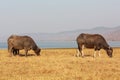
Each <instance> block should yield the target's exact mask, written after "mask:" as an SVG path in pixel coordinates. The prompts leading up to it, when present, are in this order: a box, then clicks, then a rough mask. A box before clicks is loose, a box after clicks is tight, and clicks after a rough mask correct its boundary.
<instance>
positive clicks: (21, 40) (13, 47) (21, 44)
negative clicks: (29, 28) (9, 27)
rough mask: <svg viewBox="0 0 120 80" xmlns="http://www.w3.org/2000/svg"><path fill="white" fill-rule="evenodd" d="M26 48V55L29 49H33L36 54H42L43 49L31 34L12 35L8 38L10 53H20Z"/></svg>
mask: <svg viewBox="0 0 120 80" xmlns="http://www.w3.org/2000/svg"><path fill="white" fill-rule="evenodd" d="M22 49H24V50H25V56H27V53H28V51H29V50H31V49H32V50H33V51H34V52H35V53H36V55H40V51H41V49H40V48H38V46H37V45H36V43H35V42H34V40H33V39H32V38H31V37H29V36H18V35H11V36H10V37H9V38H8V51H9V53H10V55H12V54H19V50H22Z"/></svg>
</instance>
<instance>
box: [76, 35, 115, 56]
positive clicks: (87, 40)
mask: <svg viewBox="0 0 120 80" xmlns="http://www.w3.org/2000/svg"><path fill="white" fill-rule="evenodd" d="M76 41H77V44H78V53H77V55H76V56H80V53H81V56H82V57H83V56H84V53H83V51H82V49H83V48H84V47H86V48H94V50H95V52H94V57H95V55H96V51H99V56H100V49H104V50H105V51H106V52H107V55H108V56H109V57H112V52H113V49H112V48H111V47H110V46H109V45H108V44H107V42H106V40H105V39H104V37H103V36H102V35H100V34H86V33H81V34H80V35H79V36H78V37H77V39H76Z"/></svg>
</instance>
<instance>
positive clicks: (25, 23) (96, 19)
mask: <svg viewBox="0 0 120 80" xmlns="http://www.w3.org/2000/svg"><path fill="white" fill-rule="evenodd" d="M99 26H105V27H117V26H120V0H0V34H6V33H12V34H16V33H32V32H34V33H35V32H40V33H43V32H45V33H46V32H47V33H55V32H61V31H71V30H77V29H88V28H94V27H99Z"/></svg>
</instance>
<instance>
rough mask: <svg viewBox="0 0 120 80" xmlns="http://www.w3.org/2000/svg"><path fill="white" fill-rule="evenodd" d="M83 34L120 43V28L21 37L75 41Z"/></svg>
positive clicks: (3, 37) (31, 34) (97, 28)
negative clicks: (97, 35)
mask: <svg viewBox="0 0 120 80" xmlns="http://www.w3.org/2000/svg"><path fill="white" fill-rule="evenodd" d="M81 33H91V34H101V35H103V36H104V37H105V39H106V40H108V41H120V37H119V36H120V26H119V27H115V28H107V27H96V28H92V29H79V30H73V31H64V32H59V33H23V34H19V35H29V36H31V37H32V38H33V39H34V40H35V41H41V40H43V41H47V40H51V41H53V40H58V41H60V40H62V41H64V40H69V41H74V40H76V37H77V36H78V35H79V34H81ZM8 37H9V35H1V36H0V42H6V41H7V38H8Z"/></svg>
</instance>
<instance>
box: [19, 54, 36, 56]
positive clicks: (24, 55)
mask: <svg viewBox="0 0 120 80" xmlns="http://www.w3.org/2000/svg"><path fill="white" fill-rule="evenodd" d="M19 56H21V57H24V56H25V54H19ZM27 56H35V54H27Z"/></svg>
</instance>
